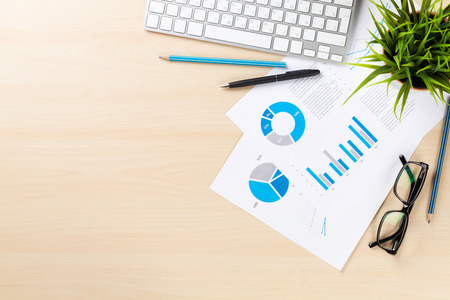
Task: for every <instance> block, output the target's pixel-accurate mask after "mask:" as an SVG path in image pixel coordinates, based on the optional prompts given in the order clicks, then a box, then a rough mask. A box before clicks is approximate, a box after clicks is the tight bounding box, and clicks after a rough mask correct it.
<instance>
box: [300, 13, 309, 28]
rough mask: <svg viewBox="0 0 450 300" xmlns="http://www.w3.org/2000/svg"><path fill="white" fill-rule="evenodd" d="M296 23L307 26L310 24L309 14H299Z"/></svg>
mask: <svg viewBox="0 0 450 300" xmlns="http://www.w3.org/2000/svg"><path fill="white" fill-rule="evenodd" d="M298 24H299V25H302V26H306V27H309V24H311V16H310V15H300V18H299V19H298Z"/></svg>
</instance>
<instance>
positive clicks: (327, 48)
mask: <svg viewBox="0 0 450 300" xmlns="http://www.w3.org/2000/svg"><path fill="white" fill-rule="evenodd" d="M318 50H319V52H325V53H330V50H331V48H330V47H328V46H324V45H320V46H319V49H318Z"/></svg>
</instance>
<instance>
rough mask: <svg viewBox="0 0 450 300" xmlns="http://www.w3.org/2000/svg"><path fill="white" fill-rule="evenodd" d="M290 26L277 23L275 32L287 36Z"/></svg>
mask: <svg viewBox="0 0 450 300" xmlns="http://www.w3.org/2000/svg"><path fill="white" fill-rule="evenodd" d="M288 28H289V27H288V26H287V25H285V24H277V28H276V30H275V34H277V35H282V36H286V35H287V32H288Z"/></svg>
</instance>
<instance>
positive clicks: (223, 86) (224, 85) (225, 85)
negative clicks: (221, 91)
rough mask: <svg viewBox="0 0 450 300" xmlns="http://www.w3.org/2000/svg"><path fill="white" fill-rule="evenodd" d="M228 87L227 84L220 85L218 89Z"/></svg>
mask: <svg viewBox="0 0 450 300" xmlns="http://www.w3.org/2000/svg"><path fill="white" fill-rule="evenodd" d="M228 86H229V84H228V83H227V84H222V85H221V86H220V87H221V88H226V87H228Z"/></svg>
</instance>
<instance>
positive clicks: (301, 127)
mask: <svg viewBox="0 0 450 300" xmlns="http://www.w3.org/2000/svg"><path fill="white" fill-rule="evenodd" d="M277 120H278V121H277ZM280 120H281V121H280ZM292 121H293V122H292ZM276 124H278V125H276ZM279 124H281V126H280V125H279ZM305 125H306V122H305V116H304V115H303V113H302V111H301V110H300V109H299V108H298V107H297V106H296V105H294V104H292V103H289V102H277V103H274V104H272V105H270V106H269V107H268V108H267V109H266V110H265V111H264V113H263V115H262V117H261V130H262V133H263V135H264V136H265V137H266V138H267V139H268V140H269V141H270V142H271V143H273V144H275V145H279V146H287V145H291V144H294V143H295V142H297V141H298V140H300V138H301V137H302V135H303V133H304V132H305ZM283 127H284V128H283ZM286 130H287V131H286Z"/></svg>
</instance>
